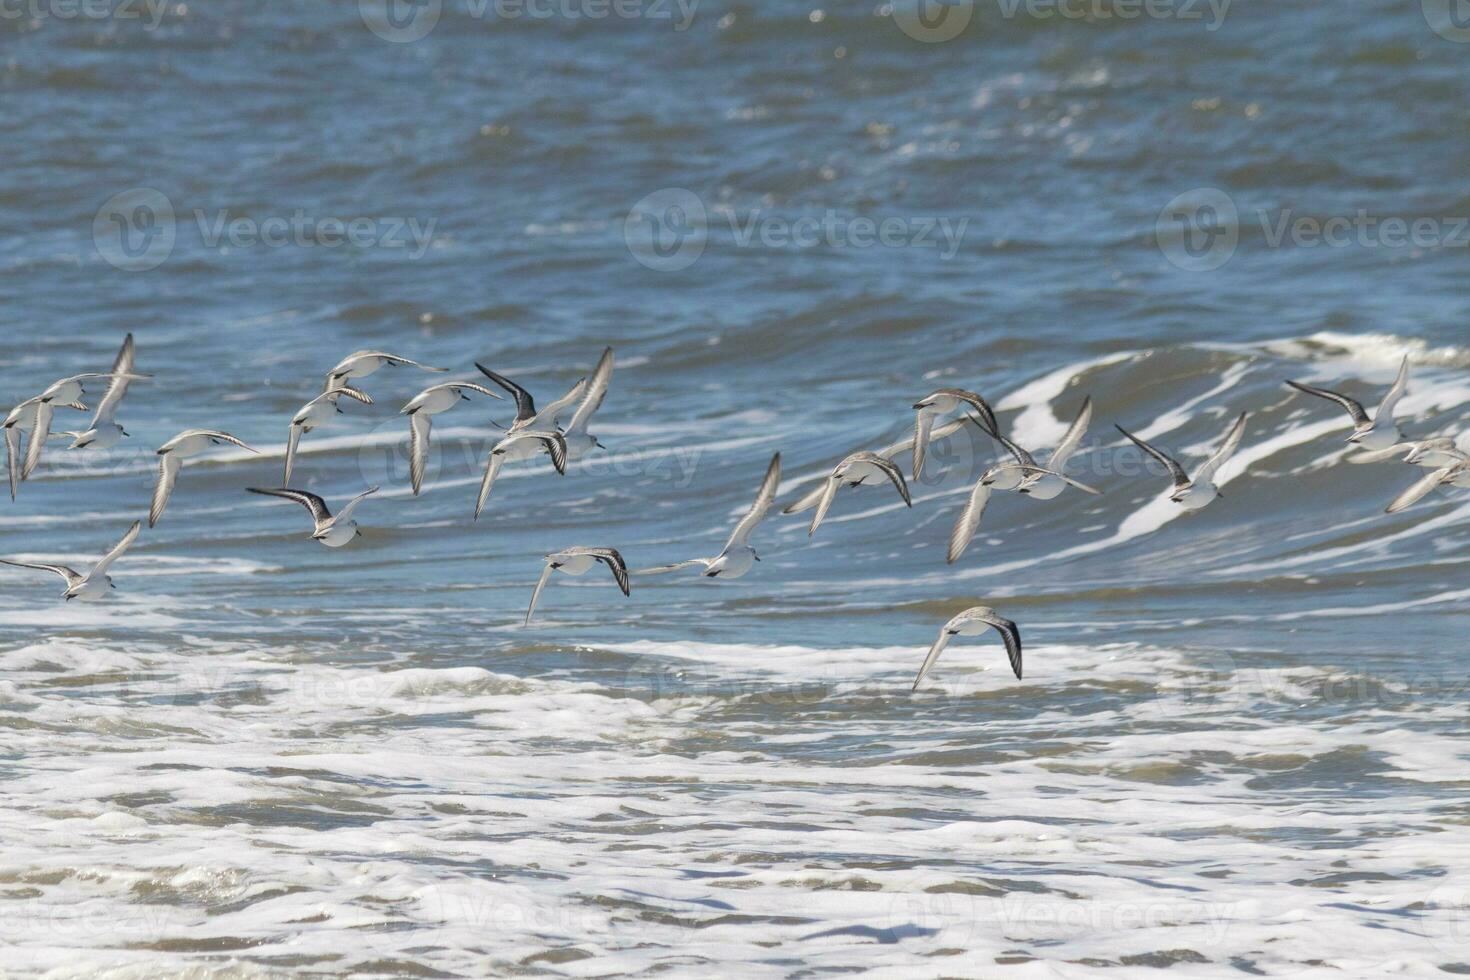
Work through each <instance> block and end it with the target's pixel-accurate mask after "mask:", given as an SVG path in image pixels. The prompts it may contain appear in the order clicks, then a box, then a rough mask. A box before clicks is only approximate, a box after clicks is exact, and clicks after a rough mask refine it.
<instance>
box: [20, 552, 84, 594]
mask: <svg viewBox="0 0 1470 980" xmlns="http://www.w3.org/2000/svg"><path fill="white" fill-rule="evenodd" d="M0 564H4V565H14V566H15V567H16V568H34V569H38V570H40V571H43V572H50V573H51V574H53V575H60V576H61V577H62V578H63V579H64V580H65V581H66V587H67V588H68V589H70V588H71V587H72V586H74V585H76V584H77V583H78V582H80V581H82V579H83V578H84V576H83V575H81V574H80V573H79V572H78V571H77V570H76V569H74V568H68V567H67V566H65V565H48V564H46V563H44V562H35V561H11V560H10V559H9V558H0Z"/></svg>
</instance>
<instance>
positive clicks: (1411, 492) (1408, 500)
mask: <svg viewBox="0 0 1470 980" xmlns="http://www.w3.org/2000/svg"><path fill="white" fill-rule="evenodd" d="M1462 465H1464V464H1462V463H1457V464H1455V465H1454V466H1445V467H1442V468H1440V469H1437V470H1435V471H1433V472H1432V473H1428V474H1425V475H1424V476H1422V477H1420V478H1419V479H1417V480H1415V481H1414V484H1413V486H1411V487H1409V489H1407V490H1405V491H1404V492H1403V493H1401V494H1399V495H1398V496H1397V497H1395V498H1394V499H1393V503H1391V504H1389V505H1388V507H1387V508H1386V509H1385V511H1384V513H1386V514H1397V513H1398V512H1399V511H1401V510H1404V509H1406V508H1408V507H1412V506H1413V505H1414V504H1417V503H1418V502H1419V501H1420V500H1423V499H1424V498H1425V497H1426V496H1428V495H1429V492H1430V491H1431V490H1433V489H1435V488H1436V487H1439V486H1442V485H1443V484H1445V483H1447V482H1449V480H1450V478H1451V477H1452V476H1453V475H1454V473H1455V470H1456V469H1458V468H1459V467H1460V466H1462Z"/></svg>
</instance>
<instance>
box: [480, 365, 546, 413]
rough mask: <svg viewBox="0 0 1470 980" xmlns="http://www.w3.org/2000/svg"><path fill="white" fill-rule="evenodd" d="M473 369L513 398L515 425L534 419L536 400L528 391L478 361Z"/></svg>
mask: <svg viewBox="0 0 1470 980" xmlns="http://www.w3.org/2000/svg"><path fill="white" fill-rule="evenodd" d="M475 367H477V368H479V369H480V373H481V374H483V375H484V376H485V377H487V378H489V379H490V380H491V381H494V382H495V383H496V384H498V385H500V387H502V388H504V389H505V390H506V391H508V392H510V394H511V395H512V397H514V398H515V400H516V424H517V425H520V424H522V423H525V422H529V421H531V420H532V419H534V418H535V417H536V399H534V398H532V397H531V393H530V392H529V391H527V390H526V389H524V388H522V387H521V386H520V385H518V384H516V383H515V382H514V381H512V380H510V379H509V378H507V377H503V376H502V375H499V374H496V373H495V372H494V371H492V370H490V369H489V368H487V367H486V366H485V365H483V364H481V363H480V362H479V361H476V362H475Z"/></svg>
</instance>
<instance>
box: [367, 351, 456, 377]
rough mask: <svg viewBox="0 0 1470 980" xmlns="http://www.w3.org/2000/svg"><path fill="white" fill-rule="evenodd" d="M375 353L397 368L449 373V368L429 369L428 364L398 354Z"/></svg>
mask: <svg viewBox="0 0 1470 980" xmlns="http://www.w3.org/2000/svg"><path fill="white" fill-rule="evenodd" d="M373 353H374V354H376V355H377V356H378V357H381V358H382V359H383V360H385V361H387V362H388V363H389V364H392V365H393V366H395V367H398V366H402V365H407V366H408V367H416V368H418V369H419V370H421V371H433V372H434V373H435V374H447V373H448V372H449V368H441V367H429V365H427V364H420V363H419V362H418V361H413V360H409V359H408V358H406V357H399V356H398V355H397V354H385V353H383V352H382V351H374V352H373Z"/></svg>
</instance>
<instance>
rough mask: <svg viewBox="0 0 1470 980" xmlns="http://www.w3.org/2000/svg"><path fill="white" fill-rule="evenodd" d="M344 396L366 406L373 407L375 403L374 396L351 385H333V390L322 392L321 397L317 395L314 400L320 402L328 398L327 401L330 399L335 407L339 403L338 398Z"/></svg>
mask: <svg viewBox="0 0 1470 980" xmlns="http://www.w3.org/2000/svg"><path fill="white" fill-rule="evenodd" d="M343 395H346V396H347V397H348V398H351V399H354V400H356V401H360V402H362V403H363V404H364V405H371V404H372V403H373V399H372V396H371V395H369V394H368V393H367V392H365V391H359V390H358V389H356V388H354V387H352V386H351V385H345V384H343V385H333V386H332V387H331V388H329V389H327V390H326V391H324V392H322V393H321V394H320V395H317V397H316V399H314V400H320V399H322V398H327V399H330V400H331V402H332V404H334V405H335V404H336V403H337V399H338V398H341V397H342V396H343Z"/></svg>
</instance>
